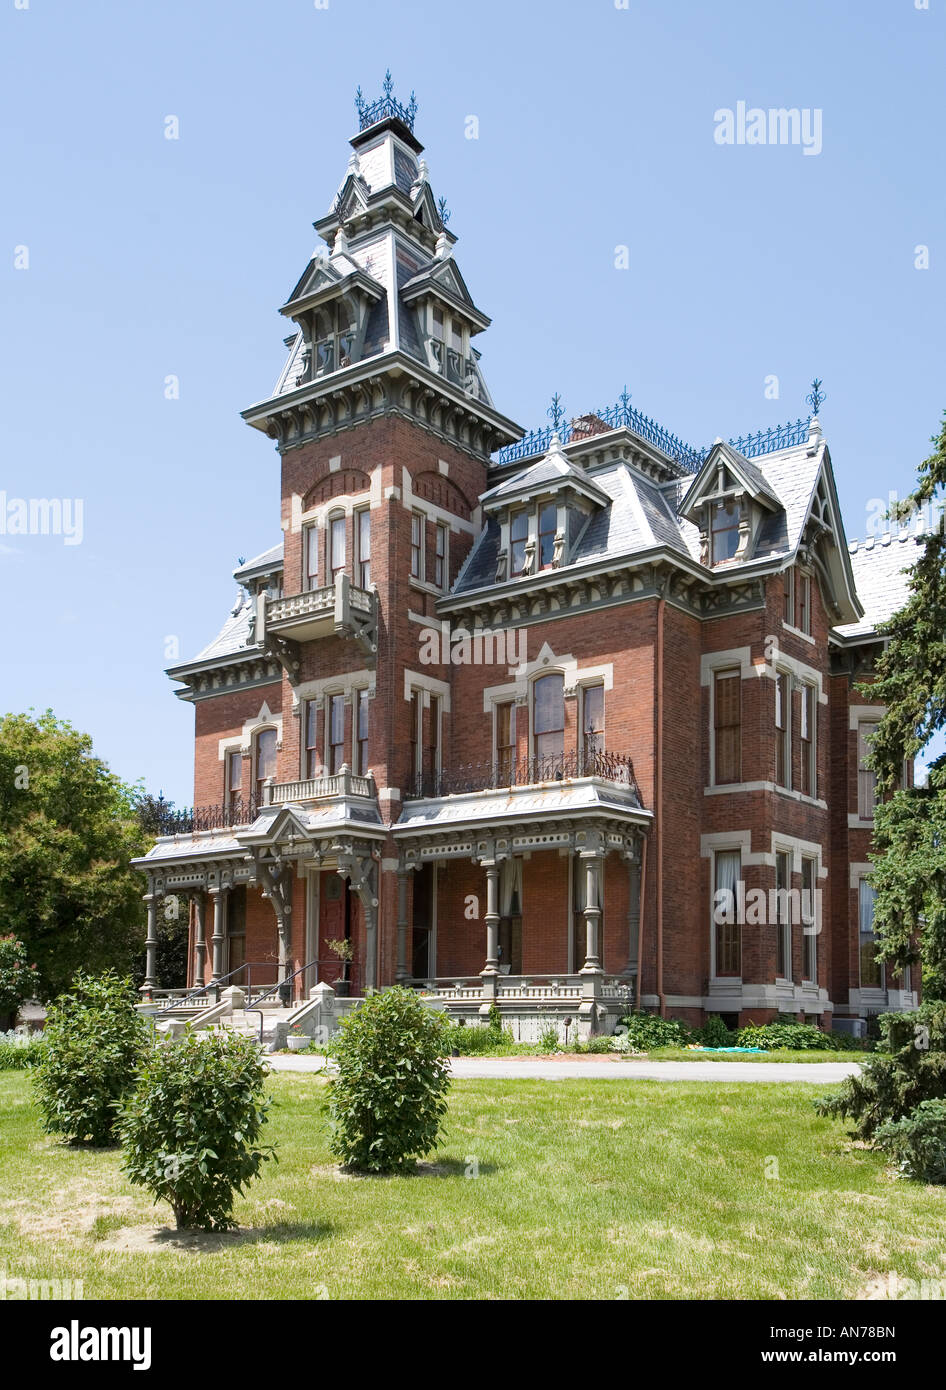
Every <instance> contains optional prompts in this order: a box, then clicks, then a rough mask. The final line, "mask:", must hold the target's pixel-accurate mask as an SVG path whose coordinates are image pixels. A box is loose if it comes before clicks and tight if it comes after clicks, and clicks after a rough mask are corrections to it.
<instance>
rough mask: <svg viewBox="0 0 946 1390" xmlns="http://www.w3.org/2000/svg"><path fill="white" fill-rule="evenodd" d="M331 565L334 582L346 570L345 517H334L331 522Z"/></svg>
mask: <svg viewBox="0 0 946 1390" xmlns="http://www.w3.org/2000/svg"><path fill="white" fill-rule="evenodd" d="M329 553H330V557H331V558H330V560H329V564H330V565H331V569H332V581H333V583H334V580H335V576H336V574H338V573H339V572H340V571H341V570H343V569H344V568H345V517H344V515H341V516H333V517H332V519H331V521H330V522H329Z"/></svg>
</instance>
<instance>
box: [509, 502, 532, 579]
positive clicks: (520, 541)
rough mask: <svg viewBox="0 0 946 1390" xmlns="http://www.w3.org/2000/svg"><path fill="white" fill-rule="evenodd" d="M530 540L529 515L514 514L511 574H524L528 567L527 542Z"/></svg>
mask: <svg viewBox="0 0 946 1390" xmlns="http://www.w3.org/2000/svg"><path fill="white" fill-rule="evenodd" d="M528 539H529V513H528V512H513V515H512V519H511V520H510V522H509V573H510V574H512V575H516V574H522V572H523V570H524V569H525V567H526V541H527V540H528Z"/></svg>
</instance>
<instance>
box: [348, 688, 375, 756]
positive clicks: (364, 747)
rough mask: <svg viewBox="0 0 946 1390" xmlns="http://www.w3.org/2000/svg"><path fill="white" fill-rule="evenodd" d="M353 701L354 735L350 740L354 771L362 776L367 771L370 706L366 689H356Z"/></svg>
mask: <svg viewBox="0 0 946 1390" xmlns="http://www.w3.org/2000/svg"><path fill="white" fill-rule="evenodd" d="M354 703H355V708H354V710H353V716H352V717H353V723H354V729H355V735H354V739H353V740H352V747H353V750H354V754H355V771H356V772H357V773H358V775H359V777H364V776H365V775H366V774H367V771H368V733H369V729H370V722H369V710H370V708H371V705H370V701H369V698H368V692H367V690H356V691H355V692H354Z"/></svg>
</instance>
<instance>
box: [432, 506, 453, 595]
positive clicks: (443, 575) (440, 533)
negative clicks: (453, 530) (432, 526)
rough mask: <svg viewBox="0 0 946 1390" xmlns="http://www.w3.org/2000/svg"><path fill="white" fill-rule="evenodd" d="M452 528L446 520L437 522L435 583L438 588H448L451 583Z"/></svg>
mask: <svg viewBox="0 0 946 1390" xmlns="http://www.w3.org/2000/svg"><path fill="white" fill-rule="evenodd" d="M449 536H450V528H449V526H447V525H445V524H444V522H442V521H438V522H437V531H436V536H435V539H434V583H435V584H436V586H437V588H438V589H442V590H446V589H448V588H449V585H450V570H449V567H448V565H447V543H448V538H449Z"/></svg>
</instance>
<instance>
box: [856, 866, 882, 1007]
mask: <svg viewBox="0 0 946 1390" xmlns="http://www.w3.org/2000/svg"><path fill="white" fill-rule="evenodd" d="M875 898H876V894H875V892H874V889H873V887H872V886H871V882H870V879H867V878H862V879H861V880H860V882H859V883H858V905H857V906H858V918H859V927H860V933H859V936H860V952H859V954H860V966H861V989H883V988H884V965H883V961H880V960H878V959H877V936H876V934H875V932H874V901H875Z"/></svg>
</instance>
